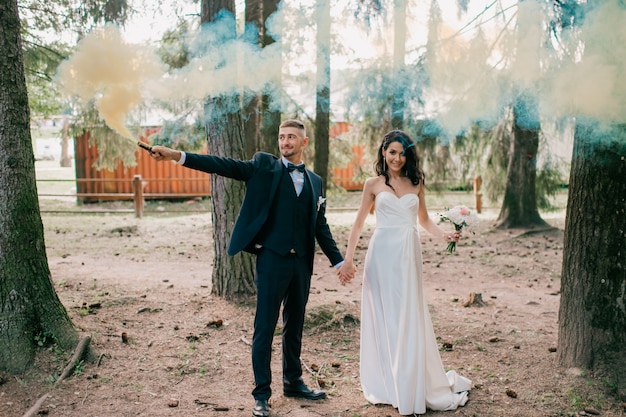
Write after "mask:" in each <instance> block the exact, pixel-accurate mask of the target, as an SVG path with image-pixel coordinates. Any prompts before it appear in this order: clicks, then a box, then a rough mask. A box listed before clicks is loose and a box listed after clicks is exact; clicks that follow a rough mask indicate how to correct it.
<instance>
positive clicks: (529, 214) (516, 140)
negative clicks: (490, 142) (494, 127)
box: [496, 110, 549, 229]
mask: <svg viewBox="0 0 626 417" xmlns="http://www.w3.org/2000/svg"><path fill="white" fill-rule="evenodd" d="M513 113H514V114H513V118H514V119H513V134H512V138H511V150H510V152H509V166H508V169H507V174H506V188H505V190H504V200H503V201H502V207H501V208H500V214H499V216H498V219H497V220H496V227H497V228H499V229H510V228H518V227H519V228H535V227H549V225H548V224H547V223H546V222H545V221H544V220H543V219H542V218H541V216H540V215H539V210H538V209H537V196H536V190H535V181H536V179H537V151H538V149H539V129H538V128H536V129H535V128H523V127H521V126H520V123H519V120H518V114H517V112H516V111H515V110H514V111H513Z"/></svg>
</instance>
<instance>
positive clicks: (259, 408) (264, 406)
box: [252, 400, 270, 417]
mask: <svg viewBox="0 0 626 417" xmlns="http://www.w3.org/2000/svg"><path fill="white" fill-rule="evenodd" d="M252 415H253V416H254V417H268V416H269V415H270V406H269V404H268V403H267V400H256V403H255V404H254V408H253V409H252Z"/></svg>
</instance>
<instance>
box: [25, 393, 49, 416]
mask: <svg viewBox="0 0 626 417" xmlns="http://www.w3.org/2000/svg"><path fill="white" fill-rule="evenodd" d="M46 398H48V394H44V395H42V396H41V398H39V399H38V400H37V402H36V403H35V404H34V405H33V406H32V407H31V408H29V409H28V411H27V412H26V413H24V416H23V417H33V416H36V415H37V413H39V408H40V407H41V404H43V402H44V401H45V400H46Z"/></svg>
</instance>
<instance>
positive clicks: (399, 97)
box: [391, 0, 406, 129]
mask: <svg viewBox="0 0 626 417" xmlns="http://www.w3.org/2000/svg"><path fill="white" fill-rule="evenodd" d="M393 23H394V24H393V28H394V34H393V73H394V84H393V85H394V88H393V101H392V103H391V127H392V129H402V128H403V126H404V90H405V87H404V79H405V76H404V56H405V55H406V0H394V2H393Z"/></svg>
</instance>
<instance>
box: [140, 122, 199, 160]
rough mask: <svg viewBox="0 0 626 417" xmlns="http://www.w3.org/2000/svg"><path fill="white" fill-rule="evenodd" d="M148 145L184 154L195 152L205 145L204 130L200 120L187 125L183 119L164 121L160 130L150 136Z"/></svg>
mask: <svg viewBox="0 0 626 417" xmlns="http://www.w3.org/2000/svg"><path fill="white" fill-rule="evenodd" d="M150 143H152V144H153V145H163V146H168V147H172V148H175V149H178V150H181V151H185V152H197V151H199V150H201V149H202V148H203V147H204V145H205V144H206V130H205V127H204V124H203V122H202V121H201V120H199V119H197V118H196V119H195V120H194V121H193V123H189V122H187V121H186V119H185V118H182V117H181V118H178V119H176V120H174V121H164V122H163V124H162V126H161V130H160V131H159V132H157V133H155V134H153V135H151V136H150Z"/></svg>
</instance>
